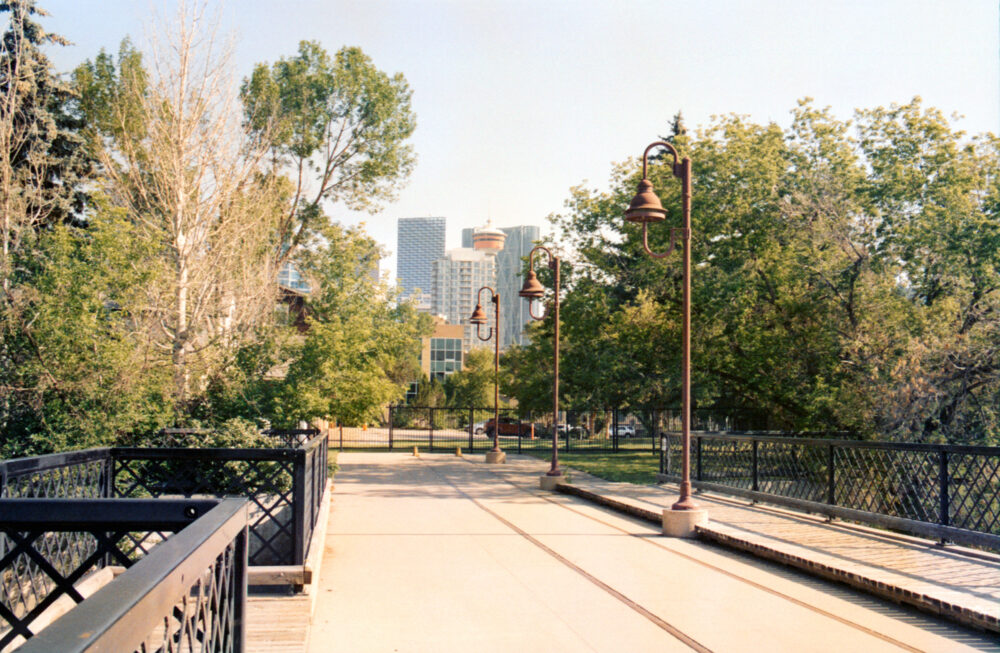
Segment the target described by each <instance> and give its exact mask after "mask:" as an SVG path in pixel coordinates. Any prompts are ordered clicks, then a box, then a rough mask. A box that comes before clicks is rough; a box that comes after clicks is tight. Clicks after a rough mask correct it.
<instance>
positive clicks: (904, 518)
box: [660, 433, 1000, 549]
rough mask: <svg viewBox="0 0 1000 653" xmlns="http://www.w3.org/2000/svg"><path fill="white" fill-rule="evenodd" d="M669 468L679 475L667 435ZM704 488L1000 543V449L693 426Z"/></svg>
mask: <svg viewBox="0 0 1000 653" xmlns="http://www.w3.org/2000/svg"><path fill="white" fill-rule="evenodd" d="M663 442H664V443H665V446H664V448H663V455H662V456H661V458H660V473H661V474H663V475H664V476H665V478H666V479H668V480H673V481H676V480H679V474H680V462H681V446H680V437H679V435H677V434H675V433H671V434H664V436H663ZM691 449H692V451H691V478H692V484H693V485H694V486H695V487H697V488H702V489H709V490H717V491H720V492H726V493H729V494H735V495H738V496H744V497H747V498H750V499H753V500H758V501H766V502H770V503H776V504H780V505H787V506H789V507H794V508H799V509H804V510H807V511H810V512H815V513H819V514H824V515H827V516H830V517H836V518H842V519H848V520H852V521H858V522H862V523H869V524H874V525H877V526H881V527H886V528H891V529H895V530H899V531H903V532H907V533H912V534H915V535H921V536H924V537H932V538H937V539H941V540H944V541H952V542H956V543H962V544H970V545H974V546H982V547H986V548H992V549H1000V447H973V446H962V445H940V444H915V443H888V442H862V441H857V440H843V439H823V438H810V437H775V436H771V435H757V434H746V435H734V434H720V433H692V434H691Z"/></svg>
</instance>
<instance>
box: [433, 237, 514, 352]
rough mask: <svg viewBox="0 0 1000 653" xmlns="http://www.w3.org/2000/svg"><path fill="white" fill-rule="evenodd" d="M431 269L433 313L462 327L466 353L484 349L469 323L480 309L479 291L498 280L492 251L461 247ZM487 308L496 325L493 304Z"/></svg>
mask: <svg viewBox="0 0 1000 653" xmlns="http://www.w3.org/2000/svg"><path fill="white" fill-rule="evenodd" d="M431 270H432V284H431V294H432V297H433V304H432V312H433V313H434V314H435V315H440V316H441V317H443V318H444V319H446V320H447V321H448V322H449V323H451V324H455V325H461V326H462V332H463V335H462V351H463V352H467V351H469V350H470V349H472V348H474V347H480V346H484V344H483V343H482V342H481V341H480V340H479V338H477V337H476V330H475V327H473V326H472V325H470V324H469V317H470V316H471V315H472V311H473V309H474V308H475V306H476V295H477V293H478V291H479V289H480V288H481V287H483V286H493V285H494V283H495V281H496V256H495V255H494V254H492V253H490V252H488V251H482V250H476V249H472V248H467V247H460V248H458V249H452V250H449V251H447V252H446V253H445V255H444V256H443V257H441V258H439V259H438V260H436V261H434V263H433V265H432V266H431ZM484 302H485V298H484ZM483 309H484V310H485V311H486V312H487V314H488V315H489V316H490V323H492V322H493V304H491V303H484V304H483ZM502 317H503V314H501V318H502Z"/></svg>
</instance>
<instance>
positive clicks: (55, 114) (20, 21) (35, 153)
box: [0, 0, 90, 429]
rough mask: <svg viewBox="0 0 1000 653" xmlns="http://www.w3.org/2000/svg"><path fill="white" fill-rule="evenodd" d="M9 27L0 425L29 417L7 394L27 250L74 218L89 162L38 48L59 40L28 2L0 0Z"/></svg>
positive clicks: (23, 325) (0, 79)
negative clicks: (44, 233)
mask: <svg viewBox="0 0 1000 653" xmlns="http://www.w3.org/2000/svg"><path fill="white" fill-rule="evenodd" d="M0 14H6V15H7V17H8V20H9V22H8V26H7V29H6V30H5V31H4V33H3V35H2V37H0V334H2V335H3V337H2V338H0V429H6V428H14V425H15V424H19V423H21V422H22V417H24V416H25V415H28V416H30V411H26V408H25V404H24V403H23V402H19V399H18V398H16V397H13V396H12V393H16V392H19V391H20V389H21V388H22V387H23V381H24V380H25V377H23V376H22V374H21V372H22V370H20V369H19V368H18V364H19V361H21V360H22V359H23V357H24V356H25V355H27V354H26V352H25V351H23V350H19V349H18V347H19V346H22V345H26V344H27V343H29V342H30V338H31V334H30V330H31V329H32V327H33V323H32V322H31V321H30V319H28V318H26V316H28V315H30V314H31V309H30V307H29V306H28V304H29V303H30V301H31V300H30V297H29V295H30V287H31V278H30V277H31V274H32V273H33V269H32V266H31V265H30V262H31V260H32V256H31V254H30V252H31V251H32V250H33V249H34V248H35V247H36V246H37V240H38V237H39V234H40V232H41V230H42V229H43V228H51V227H53V226H54V225H58V224H61V223H63V222H74V221H78V220H79V219H80V211H81V210H82V209H83V203H84V202H83V201H84V193H83V190H82V183H83V181H84V180H83V176H85V175H86V174H87V172H88V170H89V163H90V161H89V160H88V158H87V157H86V156H85V153H84V152H83V148H82V147H81V145H82V140H81V138H80V137H79V135H78V133H77V132H78V129H79V122H78V121H77V120H76V117H75V116H74V115H73V114H72V112H71V101H72V93H71V92H70V90H69V88H68V87H67V86H66V85H65V84H64V83H62V82H61V81H60V80H59V78H58V77H57V76H56V75H55V74H54V73H53V71H52V69H51V65H50V64H49V61H48V59H47V58H46V57H45V55H44V54H43V53H42V52H41V48H42V47H43V46H45V45H50V44H57V45H58V44H65V43H66V41H65V40H64V39H62V38H61V37H59V36H57V35H55V34H49V33H46V32H45V30H44V29H43V28H42V27H41V25H39V24H38V23H37V22H35V21H34V20H33V18H34V17H37V16H45V15H46V14H45V12H43V11H42V10H41V9H39V8H37V7H36V6H35V3H34V2H33V1H31V0H12V1H9V2H0Z"/></svg>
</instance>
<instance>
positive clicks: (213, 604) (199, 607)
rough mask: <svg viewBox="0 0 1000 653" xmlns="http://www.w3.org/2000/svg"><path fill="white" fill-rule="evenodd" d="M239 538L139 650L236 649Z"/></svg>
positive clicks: (192, 652) (191, 652) (205, 652)
mask: <svg viewBox="0 0 1000 653" xmlns="http://www.w3.org/2000/svg"><path fill="white" fill-rule="evenodd" d="M237 549H238V547H237V541H236V540H234V541H232V542H230V543H229V545H228V546H227V547H226V549H225V550H224V551H223V552H222V553H221V554H220V555H219V557H218V558H216V559H215V562H213V563H212V565H211V566H210V567H209V568H208V569H206V570H205V571H204V572H203V573H202V574H201V575H200V576H199V577H198V578H197V579H196V580H195V582H194V584H193V585H192V586H191V587H190V588H189V589H188V591H187V592H186V593H185V594H184V596H183V597H182V598H181V600H180V601H179V602H178V603H176V604H175V605H174V606H173V608H172V609H171V610H170V613H169V614H167V615H165V616H164V617H163V618H162V620H161V622H160V623H159V624H158V626H157V627H156V628H155V629H154V630H153V631H152V632H151V633H150V634H149V635H148V636H147V638H146V641H145V642H143V644H142V645H141V646H140V647H139V648H138V649H137V651H138V652H141V653H209V652H212V653H215V652H219V653H223V652H226V653H228V652H233V651H236V639H235V633H236V631H237V628H238V626H237V624H236V614H237V601H238V600H239V598H240V596H241V594H240V589H239V588H238V587H237V575H236V571H237V567H238V565H239V560H238V552H237Z"/></svg>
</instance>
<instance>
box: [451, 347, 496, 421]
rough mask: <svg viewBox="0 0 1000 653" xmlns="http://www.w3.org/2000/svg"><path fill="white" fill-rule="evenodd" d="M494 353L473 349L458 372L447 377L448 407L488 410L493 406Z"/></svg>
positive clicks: (482, 349) (483, 349)
mask: <svg viewBox="0 0 1000 653" xmlns="http://www.w3.org/2000/svg"><path fill="white" fill-rule="evenodd" d="M493 381H494V378H493V352H492V351H491V350H489V349H485V348H480V349H473V350H472V351H470V352H469V353H467V354H466V355H465V362H464V364H463V365H462V369H461V370H460V371H458V372H455V373H453V374H450V375H449V376H447V377H445V380H444V391H445V395H446V396H447V400H448V405H449V406H453V407H455V408H470V407H472V408H487V407H490V406H492V405H493Z"/></svg>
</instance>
